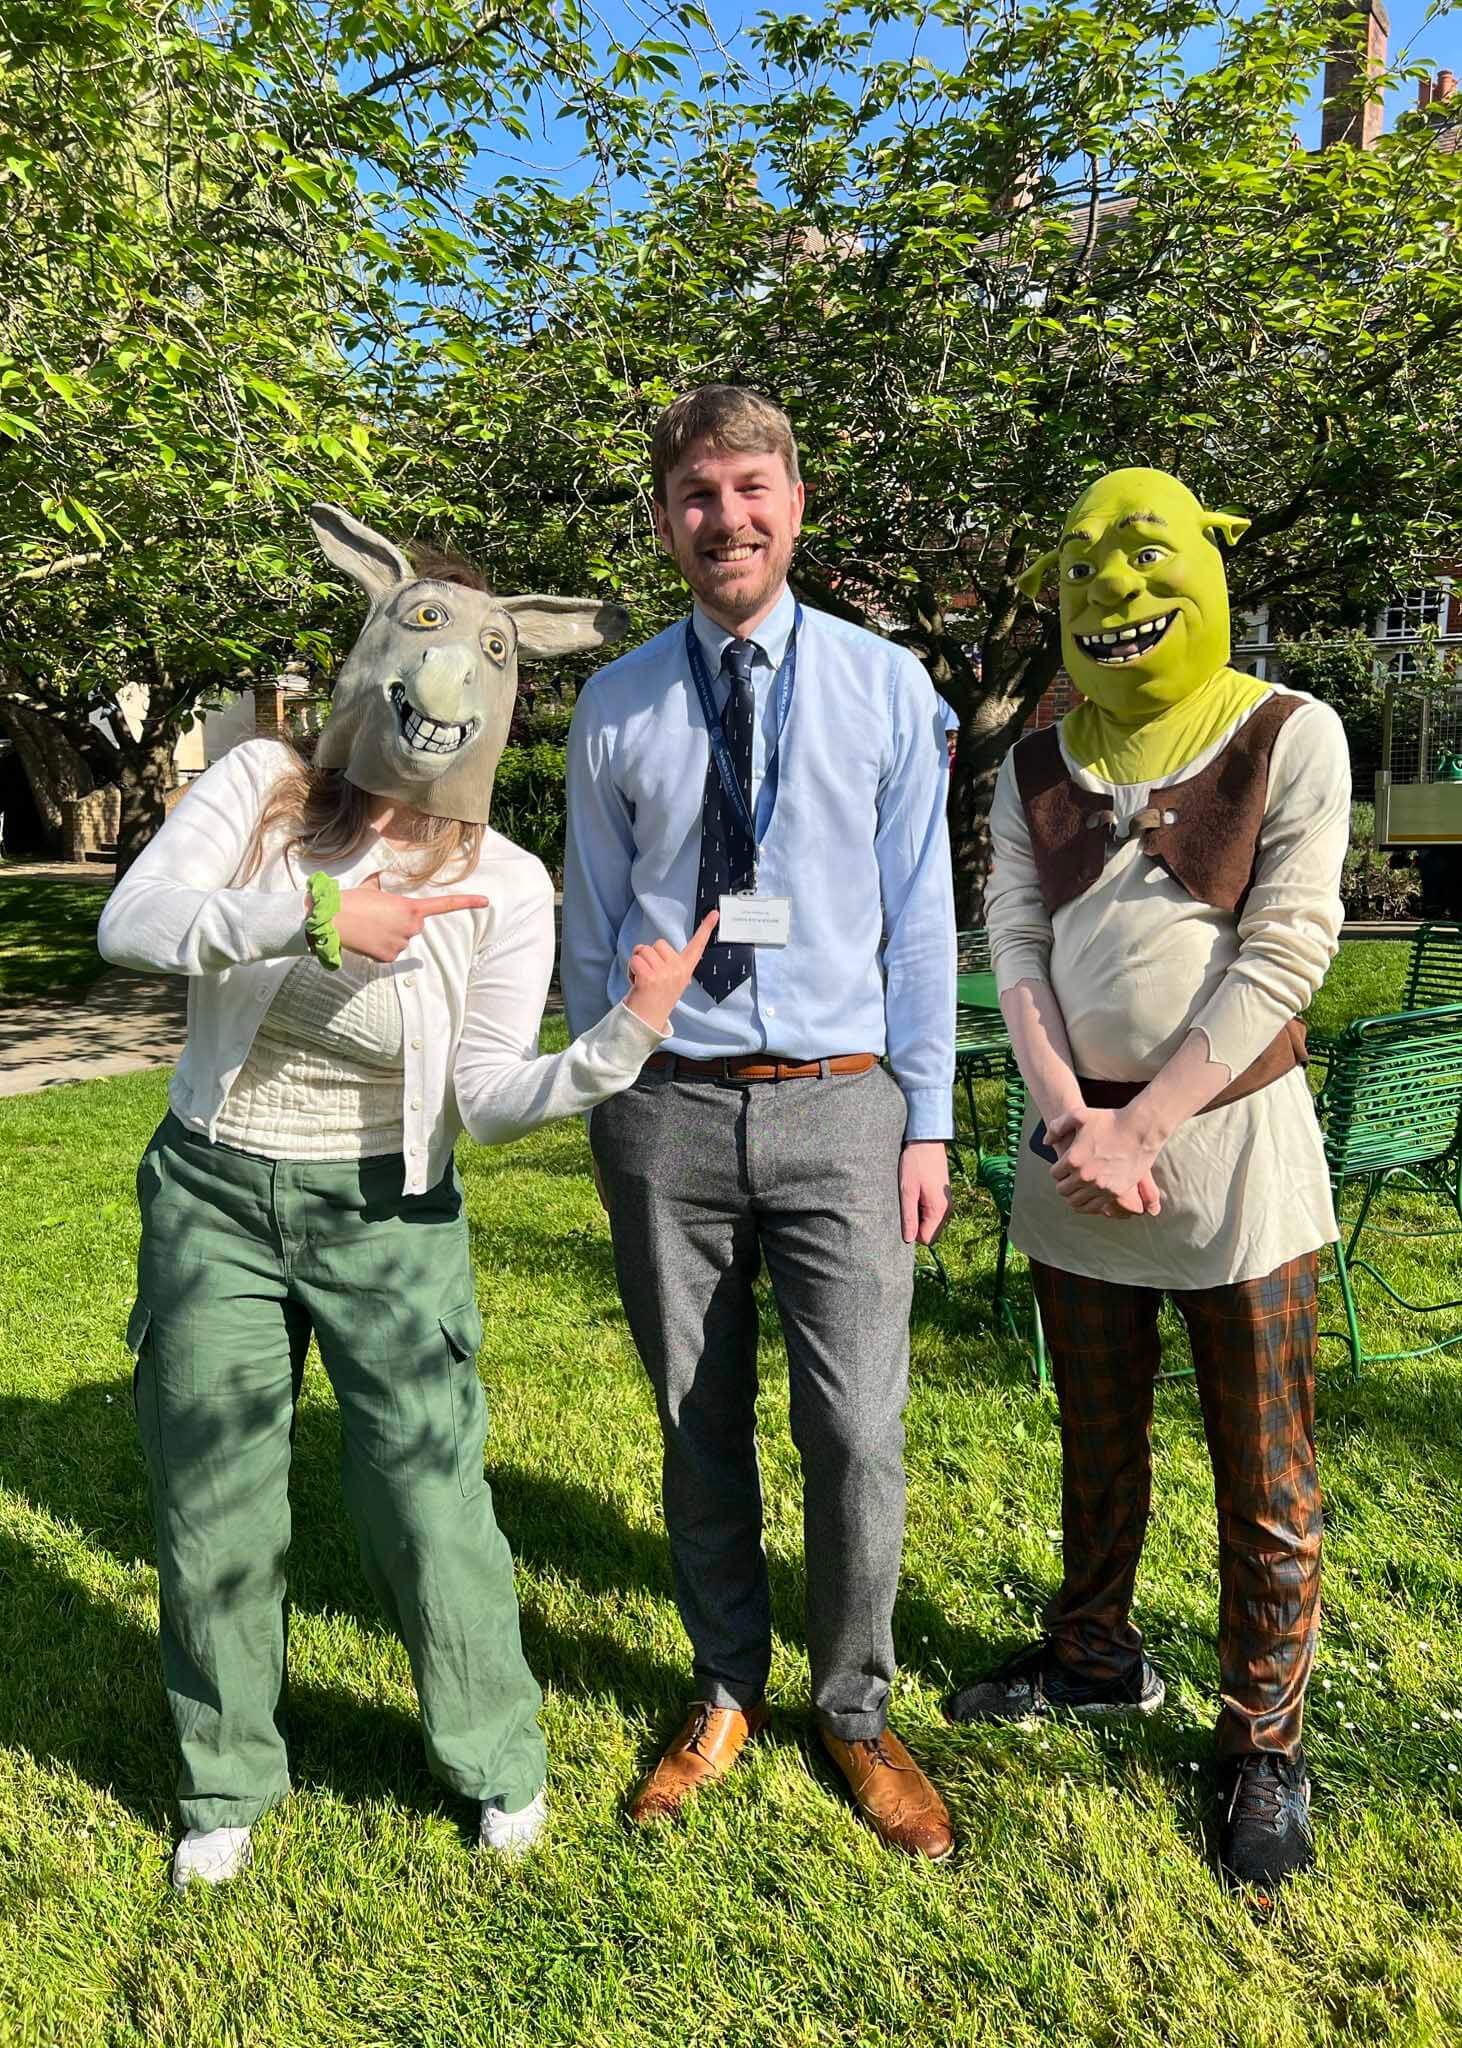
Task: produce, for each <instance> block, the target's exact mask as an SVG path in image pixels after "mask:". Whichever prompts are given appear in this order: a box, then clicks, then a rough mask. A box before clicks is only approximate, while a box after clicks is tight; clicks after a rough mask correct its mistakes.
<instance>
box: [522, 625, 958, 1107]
mask: <svg viewBox="0 0 1462 2048" xmlns="http://www.w3.org/2000/svg"><path fill="white" fill-rule="evenodd" d="M794 615H795V605H794V602H793V598H792V594H791V592H790V590H784V591H783V593H782V596H781V598H780V600H779V601H778V603H777V605H776V607H775V608H774V610H773V611H772V612H771V613H770V614H769V615H768V617H767V618H766V619H764V620H763V622H762V623H761V625H760V626H758V627H757V629H756V631H755V632H754V633H752V634H749V635H748V636H747V637H748V638H749V639H750V640H751V641H752V642H753V644H754V646H755V649H756V654H755V661H754V666H753V670H752V684H753V688H754V690H755V693H756V723H755V726H754V729H753V737H752V791H751V795H752V809H753V811H754V810H755V808H756V798H757V794H758V792H759V790H760V788H761V784H762V779H763V777H764V776H765V774H766V765H767V759H768V755H769V752H770V750H771V748H772V747H773V746H774V745H775V744H776V717H777V709H776V701H775V696H776V693H775V691H774V690H773V688H772V684H773V681H774V679H775V676H776V673H777V670H778V668H779V667H780V665H781V661H782V657H783V655H784V654H785V653H786V649H787V642H788V639H789V637H790V635H791V632H792V622H793V618H794ZM693 619H694V624H695V631H696V633H697V634H698V635H699V637H700V641H701V645H702V647H703V648H704V650H705V656H706V666H707V668H708V669H709V671H710V674H711V677H712V679H713V683H712V687H713V689H714V690H715V692H716V702H717V707H718V709H719V708H724V706H725V702H726V697H727V694H728V685H727V681H726V678H725V677H724V676H722V675H721V673H720V668H721V654H722V650H723V648H724V647H725V646H726V643H727V641H728V640H730V638H731V637H732V636H731V635H730V634H729V633H727V632H726V631H725V630H724V628H722V627H720V626H717V625H715V624H714V623H713V622H712V621H711V620H710V619H708V618H706V617H705V615H704V614H703V613H702V612H701V610H700V608H699V607H697V608H696V610H695V612H694V614H693ZM709 760H710V742H709V739H708V736H707V733H706V722H705V718H704V716H703V715H702V712H701V706H700V700H699V698H698V697H697V695H696V688H695V683H694V680H693V678H692V676H691V673H690V664H689V662H688V661H687V660H686V652H685V625H684V622H683V621H682V622H681V623H679V624H677V625H674V626H671V627H668V628H667V629H666V631H665V632H663V633H660V634H658V635H657V636H656V637H655V639H653V640H650V641H648V642H647V643H646V644H645V645H644V646H643V647H638V648H636V649H635V650H634V652H633V653H631V654H626V655H622V656H621V657H620V658H619V660H618V661H614V662H611V663H610V664H609V666H608V667H607V668H604V669H601V670H600V671H599V673H598V674H597V675H596V676H595V677H594V679H593V680H592V682H590V683H589V684H588V685H587V686H586V688H585V689H584V690H583V691H582V692H581V693H580V696H579V702H578V705H577V708H576V709H575V712H574V722H573V727H572V730H571V731H570V734H569V744H568V811H569V816H568V848H567V854H566V858H565V864H564V903H563V958H562V963H561V974H562V979H563V991H564V1004H565V1008H566V1009H567V1011H568V1021H569V1029H570V1030H571V1031H572V1032H574V1033H575V1034H576V1035H577V1034H578V1033H579V1032H581V1031H585V1030H587V1029H588V1027H589V1026H590V1025H591V1024H593V1023H595V1022H596V1021H597V1020H598V1019H599V1018H600V1017H602V1016H603V1015H604V1014H605V1012H606V1011H607V1010H609V1009H610V1008H612V1007H613V1005H614V1004H615V1003H617V1002H619V1001H620V1000H621V999H622V998H623V996H624V995H625V993H626V992H627V990H628V988H629V972H628V962H629V957H630V954H631V953H632V952H633V951H634V949H635V947H636V946H638V945H643V944H651V943H653V942H654V941H655V940H656V939H668V940H669V941H670V943H671V944H672V945H673V946H683V945H684V944H685V943H686V941H687V939H688V938H689V937H690V933H691V929H692V918H693V916H694V912H695V900H696V878H697V872H698V869H699V865H700V846H701V815H702V806H703V801H704V797H705V786H706V768H707V764H708V762H709ZM945 766H946V747H945V739H944V722H943V719H942V717H941V716H940V712H939V707H938V703H937V700H936V698H935V695H934V689H933V686H932V685H931V683H930V681H929V678H928V676H927V675H926V674H925V673H924V670H923V667H922V666H921V665H920V663H919V662H918V661H916V660H915V658H914V656H913V655H911V654H909V653H907V652H906V651H905V650H904V649H902V648H899V647H895V646H893V645H892V644H891V643H890V642H888V641H886V640H880V639H879V638H878V637H877V635H876V634H873V633H866V632H864V631H863V630H862V628H861V627H858V626H850V625H847V624H845V623H844V622H843V621H842V620H841V619H834V618H831V617H829V616H828V614H827V613H825V612H815V611H807V610H804V612H803V615H802V630H801V633H800V635H799V636H798V643H797V680H796V688H795V691H794V693H793V698H792V704H791V709H790V711H789V713H788V717H787V724H786V729H785V730H784V732H783V734H782V738H781V764H780V771H779V772H780V783H779V788H778V792H777V803H776V809H775V811H774V812H773V814H772V820H771V824H770V825H769V827H768V829H767V834H766V837H765V839H764V840H763V841H762V845H761V867H760V875H759V881H758V891H759V893H760V894H762V895H764V896H787V897H790V898H791V904H792V925H791V939H790V942H789V944H787V945H786V946H784V947H770V946H758V947H757V949H756V953H755V964H754V967H753V970H752V973H751V976H750V978H749V979H748V980H747V981H745V982H743V983H742V984H741V986H740V987H739V988H737V989H735V990H733V991H732V993H731V994H730V995H729V996H727V997H726V999H725V1001H724V1002H720V1003H716V1002H713V1001H712V1000H711V998H710V996H709V995H708V994H707V993H706V991H705V990H704V989H703V988H702V987H701V985H700V983H699V982H696V981H692V983H691V984H690V987H689V988H688V989H687V990H686V992H685V994H684V996H682V998H681V1000H680V1002H679V1004H678V1006H677V1008H676V1010H675V1014H674V1016H673V1018H672V1019H671V1023H672V1027H673V1029H672V1032H671V1035H670V1037H669V1038H668V1039H667V1040H666V1041H665V1046H666V1050H668V1051H671V1052H678V1053H683V1054H685V1055H687V1056H688V1057H689V1058H691V1059H714V1058H717V1057H720V1056H722V1055H731V1056H735V1055H739V1054H744V1053H758V1052H769V1053H773V1054H775V1055H777V1056H778V1057H779V1058H783V1059H789V1060H793V1059H814V1058H826V1057H827V1056H829V1055H830V1054H833V1053H848V1052H874V1053H884V1052H886V1053H887V1054H888V1056H889V1064H890V1065H891V1067H892V1068H893V1072H894V1075H895V1077H896V1078H897V1080H898V1083H899V1085H900V1087H901V1088H902V1089H903V1091H904V1096H905V1099H906V1100H907V1102H908V1110H909V1115H908V1123H907V1126H906V1130H905V1136H906V1138H908V1139H919V1138H947V1137H948V1136H949V1135H950V1130H951V1114H952V1104H951V1090H952V1087H953V1082H954V977H955V944H954V891H953V882H952V877H951V873H950V863H949V836H948V831H947V828H946V825H945V815H944V810H945V802H946V799H947V797H948V794H949V780H948V776H947V774H946V772H945Z"/></svg>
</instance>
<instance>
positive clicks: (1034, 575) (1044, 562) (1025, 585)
mask: <svg viewBox="0 0 1462 2048" xmlns="http://www.w3.org/2000/svg"><path fill="white" fill-rule="evenodd" d="M1060 559H1061V557H1060V555H1059V553H1058V551H1057V550H1056V549H1055V548H1052V549H1051V551H1050V553H1049V554H1045V555H1038V556H1037V557H1036V559H1035V561H1033V562H1032V563H1031V565H1030V567H1029V568H1028V569H1023V570H1022V571H1021V573H1020V574H1019V576H1017V577H1016V579H1015V587H1016V589H1017V590H1018V591H1019V592H1020V594H1021V596H1022V597H1028V598H1029V599H1030V600H1031V602H1032V603H1033V604H1034V602H1035V600H1036V599H1037V598H1038V597H1039V596H1040V594H1041V590H1042V588H1043V587H1044V585H1045V584H1046V582H1047V581H1048V579H1049V578H1050V577H1052V576H1054V575H1055V573H1056V564H1057V562H1058V561H1059V560H1060Z"/></svg>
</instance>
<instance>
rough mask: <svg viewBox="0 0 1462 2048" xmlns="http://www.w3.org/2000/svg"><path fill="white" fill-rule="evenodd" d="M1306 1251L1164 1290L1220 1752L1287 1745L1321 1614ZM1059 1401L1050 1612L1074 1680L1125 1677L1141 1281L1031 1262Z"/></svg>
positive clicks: (1132, 1643)
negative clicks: (1201, 1511)
mask: <svg viewBox="0 0 1462 2048" xmlns="http://www.w3.org/2000/svg"><path fill="white" fill-rule="evenodd" d="M1317 1267H1318V1257H1317V1254H1316V1253H1314V1252H1307V1253H1306V1254H1305V1255H1304V1256H1303V1257H1302V1258H1298V1259H1291V1260H1290V1261H1289V1262H1288V1263H1287V1264H1285V1265H1283V1266H1278V1267H1276V1268H1275V1270H1274V1271H1273V1272H1272V1273H1266V1274H1265V1275H1264V1276H1263V1277H1262V1278H1261V1279H1257V1280H1241V1281H1238V1282H1236V1283H1234V1284H1233V1285H1232V1286H1228V1287H1205V1288H1195V1289H1182V1290H1174V1291H1173V1295H1172V1299H1173V1302H1174V1305H1175V1306H1176V1308H1177V1310H1178V1312H1179V1314H1180V1315H1181V1316H1182V1318H1183V1320H1184V1322H1185V1323H1186V1324H1187V1326H1188V1335H1189V1338H1190V1339H1191V1342H1192V1346H1193V1362H1194V1365H1195V1367H1196V1370H1197V1380H1198V1399H1199V1403H1200V1405H1201V1407H1202V1410H1203V1428H1204V1433H1205V1435H1206V1436H1207V1439H1208V1454H1209V1457H1210V1458H1211V1459H1212V1461H1213V1480H1214V1490H1215V1493H1216V1496H1217V1503H1218V1545H1219V1552H1218V1555H1219V1564H1218V1571H1219V1642H1218V1656H1219V1672H1220V1687H1221V1691H1222V1696H1223V1706H1222V1710H1221V1712H1220V1714H1219V1719H1218V1750H1219V1754H1220V1756H1233V1755H1238V1754H1241V1753H1244V1752H1247V1751H1250V1750H1279V1751H1280V1752H1282V1753H1283V1754H1284V1755H1285V1756H1290V1757H1292V1756H1294V1755H1295V1753H1296V1751H1297V1750H1298V1748H1299V1743H1300V1732H1301V1726H1302V1722H1303V1716H1304V1699H1305V1687H1306V1685H1307V1684H1308V1683H1309V1677H1310V1670H1311V1667H1312V1665H1313V1663H1314V1659H1315V1637H1316V1632H1317V1629H1318V1625H1319V1611H1320V1533H1321V1518H1320V1487H1319V1481H1318V1478H1317V1476H1316V1471H1315V1371H1314V1365H1315V1327H1316V1279H1317ZM1031 1279H1032V1281H1033V1283H1034V1286H1035V1291H1036V1297H1037V1299H1038V1300H1039V1302H1040V1306H1041V1315H1042V1317H1043V1319H1044V1321H1045V1327H1046V1338H1047V1342H1048V1345H1049V1349H1050V1355H1051V1369H1052V1376H1053V1378H1054V1380H1055V1383H1056V1394H1057V1398H1058V1400H1059V1402H1060V1408H1061V1451H1062V1475H1061V1524H1062V1535H1063V1538H1064V1558H1065V1576H1064V1577H1063V1579H1062V1582H1061V1589H1060V1591H1059V1592H1058V1593H1057V1594H1056V1597H1055V1599H1054V1600H1053V1601H1052V1602H1051V1605H1050V1608H1049V1609H1048V1611H1047V1617H1046V1618H1047V1625H1048V1627H1049V1630H1050V1634H1051V1639H1052V1643H1053V1646H1054V1648H1055V1650H1056V1653H1057V1655H1058V1656H1059V1657H1060V1658H1061V1659H1062V1661H1063V1662H1064V1663H1066V1664H1068V1665H1069V1666H1070V1667H1071V1668H1072V1669H1074V1670H1079V1671H1080V1672H1081V1673H1082V1674H1083V1676H1089V1677H1093V1678H1098V1677H1118V1676H1126V1675H1127V1674H1128V1673H1130V1672H1131V1671H1132V1670H1133V1668H1134V1666H1135V1664H1136V1661H1137V1659H1138V1658H1139V1657H1140V1656H1141V1654H1142V1638H1141V1636H1140V1635H1139V1634H1138V1632H1137V1630H1136V1629H1135V1628H1134V1627H1133V1626H1132V1622H1131V1619H1130V1615H1131V1607H1132V1589H1133V1584H1134V1581H1135V1579H1136V1576H1137V1560H1138V1558H1139V1556H1140V1555H1141V1552H1142V1540H1143V1537H1144V1535H1145V1534H1146V1531H1147V1517H1148V1509H1149V1505H1150V1502H1151V1497H1152V1397H1153V1380H1154V1378H1155V1376H1156V1373H1157V1371H1158V1367H1159V1365H1160V1364H1161V1361H1162V1349H1161V1345H1160V1342H1159V1339H1158V1329H1157V1318H1158V1309H1159V1307H1160V1305H1161V1301H1162V1296H1161V1293H1160V1291H1159V1290H1158V1289H1156V1288H1151V1287H1117V1286H1112V1285H1109V1284H1108V1283H1106V1282H1105V1281H1101V1280H1093V1279H1089V1278H1087V1277H1085V1276H1084V1275H1082V1274H1078V1273H1067V1272H1063V1271H1060V1270H1059V1269H1057V1268H1056V1267H1052V1266H1043V1265H1039V1264H1037V1263H1036V1262H1035V1261H1034V1260H1032V1262H1031Z"/></svg>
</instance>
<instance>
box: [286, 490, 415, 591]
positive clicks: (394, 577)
mask: <svg viewBox="0 0 1462 2048" xmlns="http://www.w3.org/2000/svg"><path fill="white" fill-rule="evenodd" d="M310 524H311V526H312V527H313V528H314V529H315V539H316V540H317V541H318V542H319V543H320V547H321V549H322V550H323V552H324V554H325V556H326V559H327V560H329V561H331V562H333V563H334V564H335V566H336V568H337V569H343V570H344V571H345V573H346V575H347V576H350V577H352V578H353V579H354V580H355V582H357V583H358V584H359V585H360V587H361V589H362V590H363V591H364V592H365V593H366V595H367V597H369V599H370V601H371V603H372V604H379V603H380V601H381V599H382V598H383V597H389V595H390V594H391V592H392V591H393V590H395V589H396V588H397V587H398V586H399V585H400V584H402V583H409V582H410V581H411V579H412V577H413V575H414V574H415V571H414V570H413V569H412V566H411V564H410V562H408V561H407V559H406V557H405V555H403V554H402V552H401V550H400V548H398V547H397V545H396V543H395V542H394V541H391V540H387V539H386V536H385V535H384V534H383V533H377V532H376V531H375V529H374V527H370V526H363V525H362V524H361V522H360V521H359V520H358V519H352V518H351V516H350V514H349V513H348V512H345V511H342V510H341V508H340V506H339V505H311V507H310Z"/></svg>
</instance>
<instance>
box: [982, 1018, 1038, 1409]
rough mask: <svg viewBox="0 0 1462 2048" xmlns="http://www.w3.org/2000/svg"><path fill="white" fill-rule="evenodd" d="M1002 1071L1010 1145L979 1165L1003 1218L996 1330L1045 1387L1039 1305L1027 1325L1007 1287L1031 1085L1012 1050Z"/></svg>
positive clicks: (993, 1309)
mask: <svg viewBox="0 0 1462 2048" xmlns="http://www.w3.org/2000/svg"><path fill="white" fill-rule="evenodd" d="M1002 1071H1003V1076H1004V1081H1005V1117H1004V1129H1005V1149H1004V1151H1003V1152H985V1151H982V1152H981V1153H980V1155H979V1158H978V1161H977V1163H976V1167H975V1178H976V1181H977V1182H978V1184H979V1186H981V1187H982V1188H983V1189H984V1190H985V1192H986V1193H987V1194H988V1195H989V1197H990V1199H991V1201H992V1202H993V1203H994V1204H995V1209H996V1213H997V1214H998V1215H999V1218H1000V1242H999V1246H998V1249H997V1251H996V1254H995V1285H994V1289H993V1291H992V1293H991V1297H990V1308H991V1313H992V1315H993V1318H994V1322H995V1326H996V1328H997V1329H1003V1330H1004V1331H1005V1332H1006V1334H1007V1336H1011V1337H1013V1338H1014V1339H1015V1340H1016V1342H1017V1343H1018V1344H1021V1345H1023V1346H1024V1347H1025V1349H1026V1351H1027V1352H1029V1354H1030V1359H1031V1368H1032V1374H1033V1377H1034V1379H1035V1383H1036V1385H1037V1386H1038V1387H1044V1386H1047V1385H1049V1383H1050V1372H1049V1370H1048V1368H1047V1363H1046V1333H1045V1331H1044V1329H1043V1328H1042V1327H1041V1309H1040V1304H1039V1302H1038V1301H1037V1300H1036V1298H1035V1296H1034V1295H1032V1296H1031V1307H1030V1324H1029V1327H1028V1328H1026V1327H1024V1326H1023V1325H1022V1323H1021V1319H1020V1317H1019V1315H1018V1314H1017V1313H1016V1309H1015V1305H1014V1303H1013V1302H1012V1301H1011V1299H1010V1290H1009V1288H1008V1286H1007V1285H1006V1281H1007V1277H1008V1274H1007V1265H1008V1261H1009V1254H1010V1210H1011V1205H1012V1203H1013V1202H1014V1200H1015V1162H1016V1160H1017V1159H1018V1158H1019V1157H1020V1134H1021V1130H1022V1128H1023V1126H1024V1124H1025V1104H1026V1086H1025V1081H1024V1079H1023V1077H1022V1075H1021V1071H1020V1068H1019V1067H1018V1066H1017V1065H1016V1064H1015V1059H1014V1057H1013V1055H1012V1054H1010V1053H1007V1054H1006V1056H1005V1060H1004V1063H1003V1069H1002Z"/></svg>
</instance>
